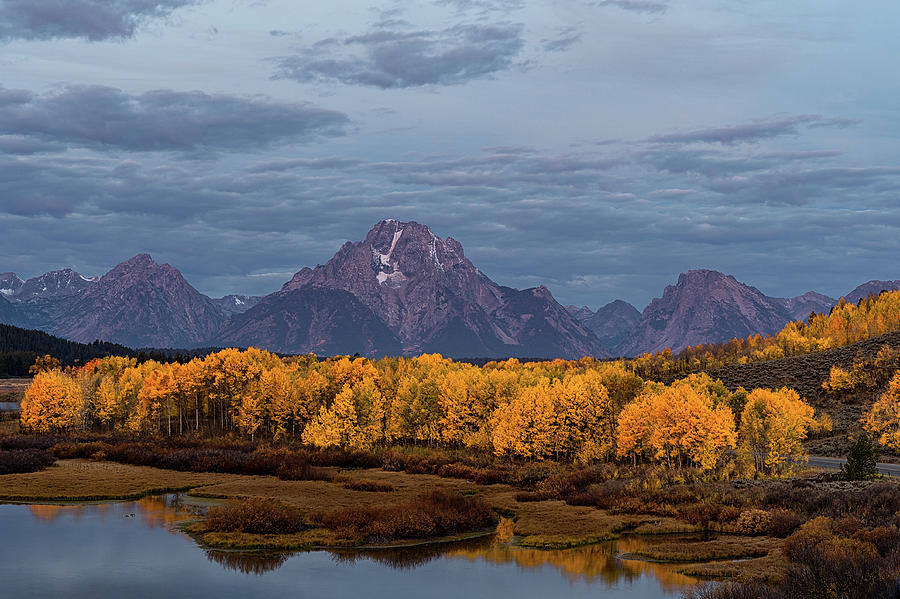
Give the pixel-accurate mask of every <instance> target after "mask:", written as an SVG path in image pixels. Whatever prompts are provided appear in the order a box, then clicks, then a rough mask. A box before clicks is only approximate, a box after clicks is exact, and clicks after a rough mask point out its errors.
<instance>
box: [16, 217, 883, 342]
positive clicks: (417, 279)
mask: <svg viewBox="0 0 900 599" xmlns="http://www.w3.org/2000/svg"><path fill="white" fill-rule="evenodd" d="M898 288H900V281H879V280H872V281H868V282H867V283H864V284H862V285H860V286H858V287H857V288H856V289H854V290H853V291H852V292H850V293H849V294H847V296H846V297H847V299H848V301H856V300H857V299H858V298H857V297H856V296H859V297H865V296H866V295H868V294H869V293H877V292H880V291H881V290H882V289H898ZM299 290H303V292H302V293H296V292H297V291H299ZM836 303H837V301H836V300H834V299H833V298H830V297H828V296H825V295H823V294H821V293H818V292H815V291H809V292H806V293H804V294H802V295H799V296H796V297H791V298H778V297H769V296H766V295H765V294H763V293H762V292H761V291H760V290H759V289H757V288H756V287H753V286H751V285H748V284H745V283H742V282H739V281H738V280H737V279H735V277H733V276H732V275H727V274H725V273H721V272H718V271H715V270H709V269H695V270H690V271H687V272H685V273H681V274H680V275H679V276H678V280H677V281H676V283H675V284H674V285H669V286H667V287H666V288H665V289H664V290H663V293H662V294H661V296H660V297H658V298H655V299H654V300H652V301H651V302H650V303H649V304H648V305H647V306H646V307H645V308H644V310H643V311H638V310H637V308H635V307H634V306H632V305H631V304H629V303H628V302H625V301H623V300H615V301H612V302H609V303H608V304H606V305H604V306H602V307H600V308H598V309H597V310H596V311H593V310H591V309H590V308H588V307H586V306H580V307H579V306H565V307H563V306H562V305H560V304H559V303H558V302H557V301H556V299H555V298H554V297H553V294H552V293H551V292H550V290H549V289H547V288H546V287H544V286H543V285H541V286H538V287H533V288H529V289H523V290H519V289H514V288H511V287H506V286H503V285H500V284H497V283H495V282H494V281H492V280H491V279H490V278H489V277H487V276H486V275H485V274H484V273H482V272H481V271H480V270H479V269H478V268H476V267H475V265H474V264H472V262H471V261H470V260H469V259H468V258H467V257H466V255H465V252H464V250H463V247H462V245H461V244H460V243H459V242H458V241H456V240H455V239H453V238H452V237H447V238H444V239H442V238H440V237H438V236H437V235H435V234H434V233H433V232H432V231H431V229H430V228H429V227H428V226H426V225H423V224H420V223H417V222H414V221H410V222H401V221H397V220H393V219H388V220H383V221H380V222H379V223H376V224H375V226H373V228H372V229H371V230H370V231H369V232H368V234H367V235H366V236H365V238H364V239H363V240H362V241H356V242H352V241H348V242H346V243H344V244H343V245H342V246H341V247H340V248H339V249H338V250H337V251H336V252H335V254H334V256H333V257H332V258H331V259H330V260H329V261H328V262H326V263H325V264H320V265H317V266H316V267H314V268H310V267H304V268H301V269H299V270H298V271H297V272H296V273H295V274H294V275H293V276H292V277H291V278H290V279H289V280H288V281H286V282H285V283H284V285H282V287H281V289H280V290H278V291H275V292H273V293H271V294H269V295H266V296H246V295H237V294H232V295H226V296H224V297H221V298H210V297H208V296H206V295H204V294H202V293H200V292H199V291H197V290H196V289H194V288H193V287H192V286H191V285H190V283H188V282H187V281H186V280H185V279H184V277H183V275H182V274H181V273H180V271H178V269H177V268H175V267H173V266H171V265H170V264H168V263H165V264H157V263H156V262H155V261H154V260H153V258H152V257H151V256H150V255H149V254H138V255H136V256H134V257H132V258H130V259H128V260H125V261H124V262H121V263H120V264H118V265H116V266H115V267H113V268H112V269H110V271H109V272H107V273H106V274H104V275H103V276H102V277H85V276H83V275H81V274H79V273H78V272H76V271H75V270H73V269H71V268H64V269H60V270H55V271H50V272H48V273H45V274H44V275H40V276H38V277H32V278H30V279H27V280H23V279H21V278H20V277H18V276H17V275H16V274H15V273H12V272H5V273H0V322H6V323H9V324H14V325H17V326H33V327H36V328H40V329H43V330H45V331H47V332H49V333H52V334H55V335H62V336H65V337H68V338H71V339H72V340H73V341H82V342H90V341H93V340H95V339H105V340H108V341H112V342H116V343H122V344H124V345H128V346H132V347H150V346H152V347H182V348H185V349H189V348H195V347H205V346H220V345H223V344H234V345H239V346H248V345H259V346H263V347H268V348H269V349H272V350H274V351H279V352H283V353H306V352H309V351H313V352H317V353H361V354H365V355H393V354H406V355H410V354H418V353H423V352H438V353H442V354H444V355H448V356H451V357H469V358H471V357H492V358H504V357H523V358H542V357H546V358H555V357H564V358H578V357H581V356H583V355H591V356H595V357H611V356H616V355H621V356H630V355H637V354H640V353H644V352H653V351H659V350H661V349H663V348H665V347H669V348H670V349H672V350H673V351H675V352H677V351H679V350H681V349H683V348H684V347H686V346H688V345H697V344H699V343H714V342H723V341H728V340H730V339H731V338H733V337H746V336H747V335H753V334H757V333H759V334H763V335H766V334H773V333H775V332H777V331H778V330H780V329H781V328H782V327H783V326H784V325H785V324H787V323H788V322H790V321H793V320H805V319H806V317H807V316H808V315H809V313H810V312H812V311H815V312H822V311H827V310H828V309H830V307H831V306H833V305H834V304H836ZM351 350H353V351H351Z"/></svg>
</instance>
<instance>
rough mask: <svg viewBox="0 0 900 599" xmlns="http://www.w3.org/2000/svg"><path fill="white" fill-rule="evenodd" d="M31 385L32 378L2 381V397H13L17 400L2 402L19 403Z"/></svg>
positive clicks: (0, 383) (0, 390)
mask: <svg viewBox="0 0 900 599" xmlns="http://www.w3.org/2000/svg"><path fill="white" fill-rule="evenodd" d="M30 384H31V379H30V378H11V379H0V395H11V396H14V397H15V398H16V399H3V400H2V401H19V399H21V398H22V396H23V395H25V389H27V388H28V385H30Z"/></svg>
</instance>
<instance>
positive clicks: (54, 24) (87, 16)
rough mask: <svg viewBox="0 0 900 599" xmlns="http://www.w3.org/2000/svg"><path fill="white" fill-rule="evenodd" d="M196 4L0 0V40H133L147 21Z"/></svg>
mask: <svg viewBox="0 0 900 599" xmlns="http://www.w3.org/2000/svg"><path fill="white" fill-rule="evenodd" d="M197 3H198V0H0V40H12V39H26V40H51V39H65V38H82V39H86V40H91V41H101V40H107V39H122V38H130V37H132V36H134V33H135V31H136V30H137V29H138V28H139V27H140V26H141V25H143V24H144V23H146V22H147V21H151V20H155V19H161V18H165V17H167V16H169V15H170V14H171V13H172V12H173V11H174V10H176V9H178V8H181V7H184V6H188V5H191V4H197Z"/></svg>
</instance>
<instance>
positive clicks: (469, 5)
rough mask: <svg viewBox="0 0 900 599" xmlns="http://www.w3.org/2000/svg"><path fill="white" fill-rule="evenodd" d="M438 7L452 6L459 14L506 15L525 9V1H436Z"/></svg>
mask: <svg viewBox="0 0 900 599" xmlns="http://www.w3.org/2000/svg"><path fill="white" fill-rule="evenodd" d="M435 4H436V5H438V6H452V7H454V8H456V10H457V11H459V12H476V13H479V14H488V13H492V12H502V13H508V12H513V11H516V10H521V9H523V8H525V0H436V1H435Z"/></svg>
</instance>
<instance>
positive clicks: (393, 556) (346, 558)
mask: <svg viewBox="0 0 900 599" xmlns="http://www.w3.org/2000/svg"><path fill="white" fill-rule="evenodd" d="M492 544H493V539H492V538H490V537H486V538H480V539H472V540H469V541H457V542H454V543H432V544H429V545H417V546H415V547H393V548H385V549H368V550H360V549H353V550H349V549H348V550H345V551H343V550H342V551H332V552H331V558H332V559H333V560H334V561H335V562H337V563H339V564H355V563H356V562H358V561H360V560H369V561H373V562H376V563H379V564H383V565H385V566H388V567H389V568H393V569H395V570H412V569H414V568H418V567H419V566H424V565H425V564H427V563H428V562H430V561H433V560H436V559H440V558H442V557H446V556H448V555H452V553H453V552H454V551H460V550H466V551H472V552H478V551H483V550H485V549H486V548H488V547H490V546H491V545H492Z"/></svg>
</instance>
